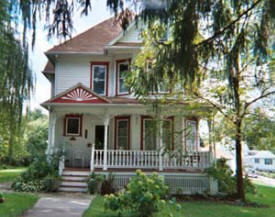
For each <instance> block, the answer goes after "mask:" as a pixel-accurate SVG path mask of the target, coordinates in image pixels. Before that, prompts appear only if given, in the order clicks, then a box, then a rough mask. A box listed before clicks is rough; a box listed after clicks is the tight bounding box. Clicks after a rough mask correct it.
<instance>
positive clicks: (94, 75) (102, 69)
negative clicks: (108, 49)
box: [91, 62, 108, 96]
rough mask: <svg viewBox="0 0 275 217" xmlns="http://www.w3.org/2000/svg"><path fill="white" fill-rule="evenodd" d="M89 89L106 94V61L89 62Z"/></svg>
mask: <svg viewBox="0 0 275 217" xmlns="http://www.w3.org/2000/svg"><path fill="white" fill-rule="evenodd" d="M91 89H92V90H93V91H94V92H96V93H97V94H100V95H103V96H107V95H108V62H92V63H91Z"/></svg>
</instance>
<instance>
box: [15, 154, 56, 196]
mask: <svg viewBox="0 0 275 217" xmlns="http://www.w3.org/2000/svg"><path fill="white" fill-rule="evenodd" d="M59 157H60V155H59V153H57V154H55V155H52V156H50V160H49V162H48V161H47V159H46V155H45V154H43V155H38V156H36V157H35V158H34V161H33V163H32V164H31V165H30V166H29V167H28V169H27V170H26V171H25V172H23V173H22V174H21V175H20V177H19V178H17V179H16V180H15V181H14V183H13V184H12V188H13V189H14V190H15V191H28V192H38V191H46V192H52V191H56V190H57V188H58V184H59V178H58V162H59Z"/></svg>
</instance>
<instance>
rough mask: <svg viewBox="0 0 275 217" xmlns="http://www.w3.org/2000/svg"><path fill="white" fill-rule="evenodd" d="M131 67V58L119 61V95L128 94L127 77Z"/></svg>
mask: <svg viewBox="0 0 275 217" xmlns="http://www.w3.org/2000/svg"><path fill="white" fill-rule="evenodd" d="M129 69H130V60H121V61H120V60H118V61H117V95H121V94H128V93H129V90H128V88H127V87H126V85H125V78H126V75H127V73H128V72H129Z"/></svg>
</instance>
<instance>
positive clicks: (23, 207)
mask: <svg viewBox="0 0 275 217" xmlns="http://www.w3.org/2000/svg"><path fill="white" fill-rule="evenodd" d="M3 195H4V197H5V203H3V204H0V216H1V217H15V216H22V215H23V214H24V212H26V211H27V210H28V209H30V208H31V207H32V206H33V205H34V204H35V203H36V202H37V200H38V199H39V197H38V196H37V195H35V194H27V193H17V192H9V193H4V194H3Z"/></svg>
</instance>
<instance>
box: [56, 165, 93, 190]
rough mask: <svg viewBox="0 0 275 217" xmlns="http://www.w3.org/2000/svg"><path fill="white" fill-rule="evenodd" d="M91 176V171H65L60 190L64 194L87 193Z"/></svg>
mask: <svg viewBox="0 0 275 217" xmlns="http://www.w3.org/2000/svg"><path fill="white" fill-rule="evenodd" d="M89 175H90V172H89V171H82V170H75V169H73V170H71V169H64V170H63V173H62V176H61V183H60V186H59V188H58V190H59V191H62V192H87V191H88V185H87V179H88V177H89Z"/></svg>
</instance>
